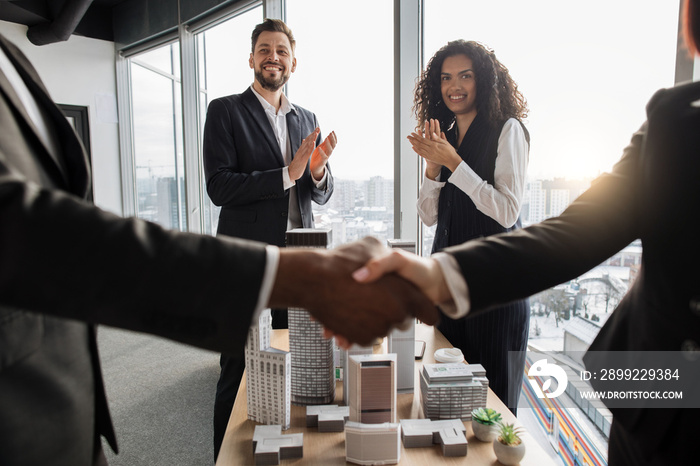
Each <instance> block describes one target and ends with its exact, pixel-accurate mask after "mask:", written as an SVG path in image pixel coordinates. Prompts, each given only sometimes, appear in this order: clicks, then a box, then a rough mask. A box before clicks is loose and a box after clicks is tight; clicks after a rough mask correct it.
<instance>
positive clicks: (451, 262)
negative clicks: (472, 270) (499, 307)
mask: <svg viewBox="0 0 700 466" xmlns="http://www.w3.org/2000/svg"><path fill="white" fill-rule="evenodd" d="M431 257H432V258H433V259H435V260H436V261H437V263H438V265H439V266H440V268H441V269H442V274H443V276H444V277H445V282H447V288H448V289H449V290H450V294H451V295H452V300H451V301H449V302H445V303H440V304H439V307H440V309H441V310H442V312H443V313H445V315H446V316H448V317H451V318H453V319H459V318H460V317H464V316H466V315H467V314H469V309H470V307H471V303H470V301H469V287H468V286H467V281H466V280H465V279H464V276H463V275H462V272H461V270H460V269H459V264H458V263H457V259H455V258H454V257H453V256H451V255H450V254H447V253H444V252H438V253H435V254H433V255H432V256H431Z"/></svg>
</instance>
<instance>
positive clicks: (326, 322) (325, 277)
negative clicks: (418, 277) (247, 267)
mask: <svg viewBox="0 0 700 466" xmlns="http://www.w3.org/2000/svg"><path fill="white" fill-rule="evenodd" d="M385 250H386V248H385V247H384V246H382V245H381V243H380V242H379V240H377V239H376V238H371V237H367V238H364V239H363V240H360V241H356V242H354V243H350V244H346V245H343V246H340V247H338V248H335V249H320V248H319V249H306V248H282V249H281V250H280V259H279V267H278V270H277V276H276V279H275V284H274V286H273V289H272V293H271V295H270V299H269V302H268V306H269V307H290V306H291V307H300V308H303V309H306V310H308V311H309V312H310V314H311V315H312V317H314V318H315V319H317V320H318V321H319V322H320V323H321V324H322V325H323V326H324V327H325V328H326V329H327V332H326V335H327V336H329V335H332V334H335V335H337V336H338V343H339V344H341V345H344V347H348V346H349V345H350V344H352V343H358V344H360V345H364V346H366V345H369V344H371V343H372V342H373V341H374V340H375V339H376V338H378V337H383V336H385V335H387V334H388V333H389V332H390V331H391V329H392V328H394V327H397V326H399V325H401V324H402V323H404V322H405V321H406V319H407V318H413V317H416V318H418V319H420V320H421V321H423V322H426V323H428V324H431V325H432V324H434V323H436V322H437V320H438V312H437V310H436V308H435V306H434V305H433V303H431V301H430V300H429V299H428V298H426V297H425V296H424V295H423V293H421V292H420V291H419V290H418V288H417V287H416V286H415V285H413V284H412V283H409V282H408V281H406V280H404V279H402V278H400V277H398V276H396V275H394V274H387V275H385V276H383V277H373V280H372V281H371V283H370V282H368V283H360V282H358V281H356V280H355V279H354V278H353V277H352V273H353V272H354V271H355V270H357V269H359V268H360V267H362V266H363V264H365V263H366V262H367V261H369V260H370V259H371V258H372V257H375V256H381V255H383V254H385Z"/></svg>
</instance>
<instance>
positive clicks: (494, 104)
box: [413, 39, 527, 129]
mask: <svg viewBox="0 0 700 466" xmlns="http://www.w3.org/2000/svg"><path fill="white" fill-rule="evenodd" d="M455 55H466V56H467V57H469V59H470V60H471V61H472V66H473V70H474V78H475V79H476V109H477V111H478V112H479V113H481V114H482V116H485V117H486V120H487V121H489V122H490V123H496V122H499V121H503V120H506V119H508V118H517V119H518V120H522V119H524V118H526V117H527V101H526V100H525V97H523V94H522V93H521V92H520V91H519V90H518V85H517V84H516V83H515V81H513V78H511V77H510V74H509V73H508V68H506V67H505V66H503V64H502V63H501V62H499V61H498V59H497V58H496V55H495V54H494V53H493V51H492V50H489V49H488V48H486V47H485V46H483V45H482V44H480V43H478V42H474V41H469V42H467V41H465V40H461V39H460V40H454V41H451V42H448V43H447V45H445V46H444V47H442V48H441V49H440V50H438V51H437V52H436V53H435V55H433V58H431V59H430V61H429V62H428V67H427V68H426V69H425V71H423V73H422V74H421V77H420V79H419V81H418V84H417V85H416V91H415V95H414V98H413V112H414V113H415V115H416V121H417V122H418V127H419V128H420V127H422V126H423V124H424V123H425V121H426V120H429V119H431V118H435V119H437V120H438V121H439V122H440V127H441V128H445V129H447V128H449V127H450V125H452V122H453V121H454V118H455V116H454V114H453V113H452V112H451V111H450V110H449V109H448V108H447V106H446V105H445V103H444V102H443V101H442V93H441V91H440V80H441V72H442V63H443V62H444V61H445V59H446V58H447V57H452V56H455Z"/></svg>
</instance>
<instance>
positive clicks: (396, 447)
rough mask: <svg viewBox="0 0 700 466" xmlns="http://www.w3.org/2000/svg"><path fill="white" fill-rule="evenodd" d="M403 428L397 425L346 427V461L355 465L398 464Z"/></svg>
mask: <svg viewBox="0 0 700 466" xmlns="http://www.w3.org/2000/svg"><path fill="white" fill-rule="evenodd" d="M400 431H401V426H400V424H396V423H389V422H385V423H382V424H361V423H358V422H348V423H347V424H346V425H345V460H346V461H348V462H350V463H355V464H396V463H398V462H399V460H400V459H401V441H400V440H399V437H400Z"/></svg>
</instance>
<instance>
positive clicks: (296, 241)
mask: <svg viewBox="0 0 700 466" xmlns="http://www.w3.org/2000/svg"><path fill="white" fill-rule="evenodd" d="M330 243H331V231H330V230H315V229H310V228H299V229H296V230H290V231H287V247H290V248H292V247H294V248H300V247H301V248H326V247H328V245H329V244H330ZM309 292H312V291H311V290H309ZM288 322H289V350H290V352H291V353H292V403H294V404H295V405H301V406H306V405H327V404H329V403H332V402H333V400H335V367H334V362H333V339H332V338H331V339H325V338H323V326H322V325H321V324H320V323H319V322H318V321H315V320H312V319H311V316H310V315H309V313H308V312H307V311H305V310H304V309H297V308H289V310H288Z"/></svg>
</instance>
